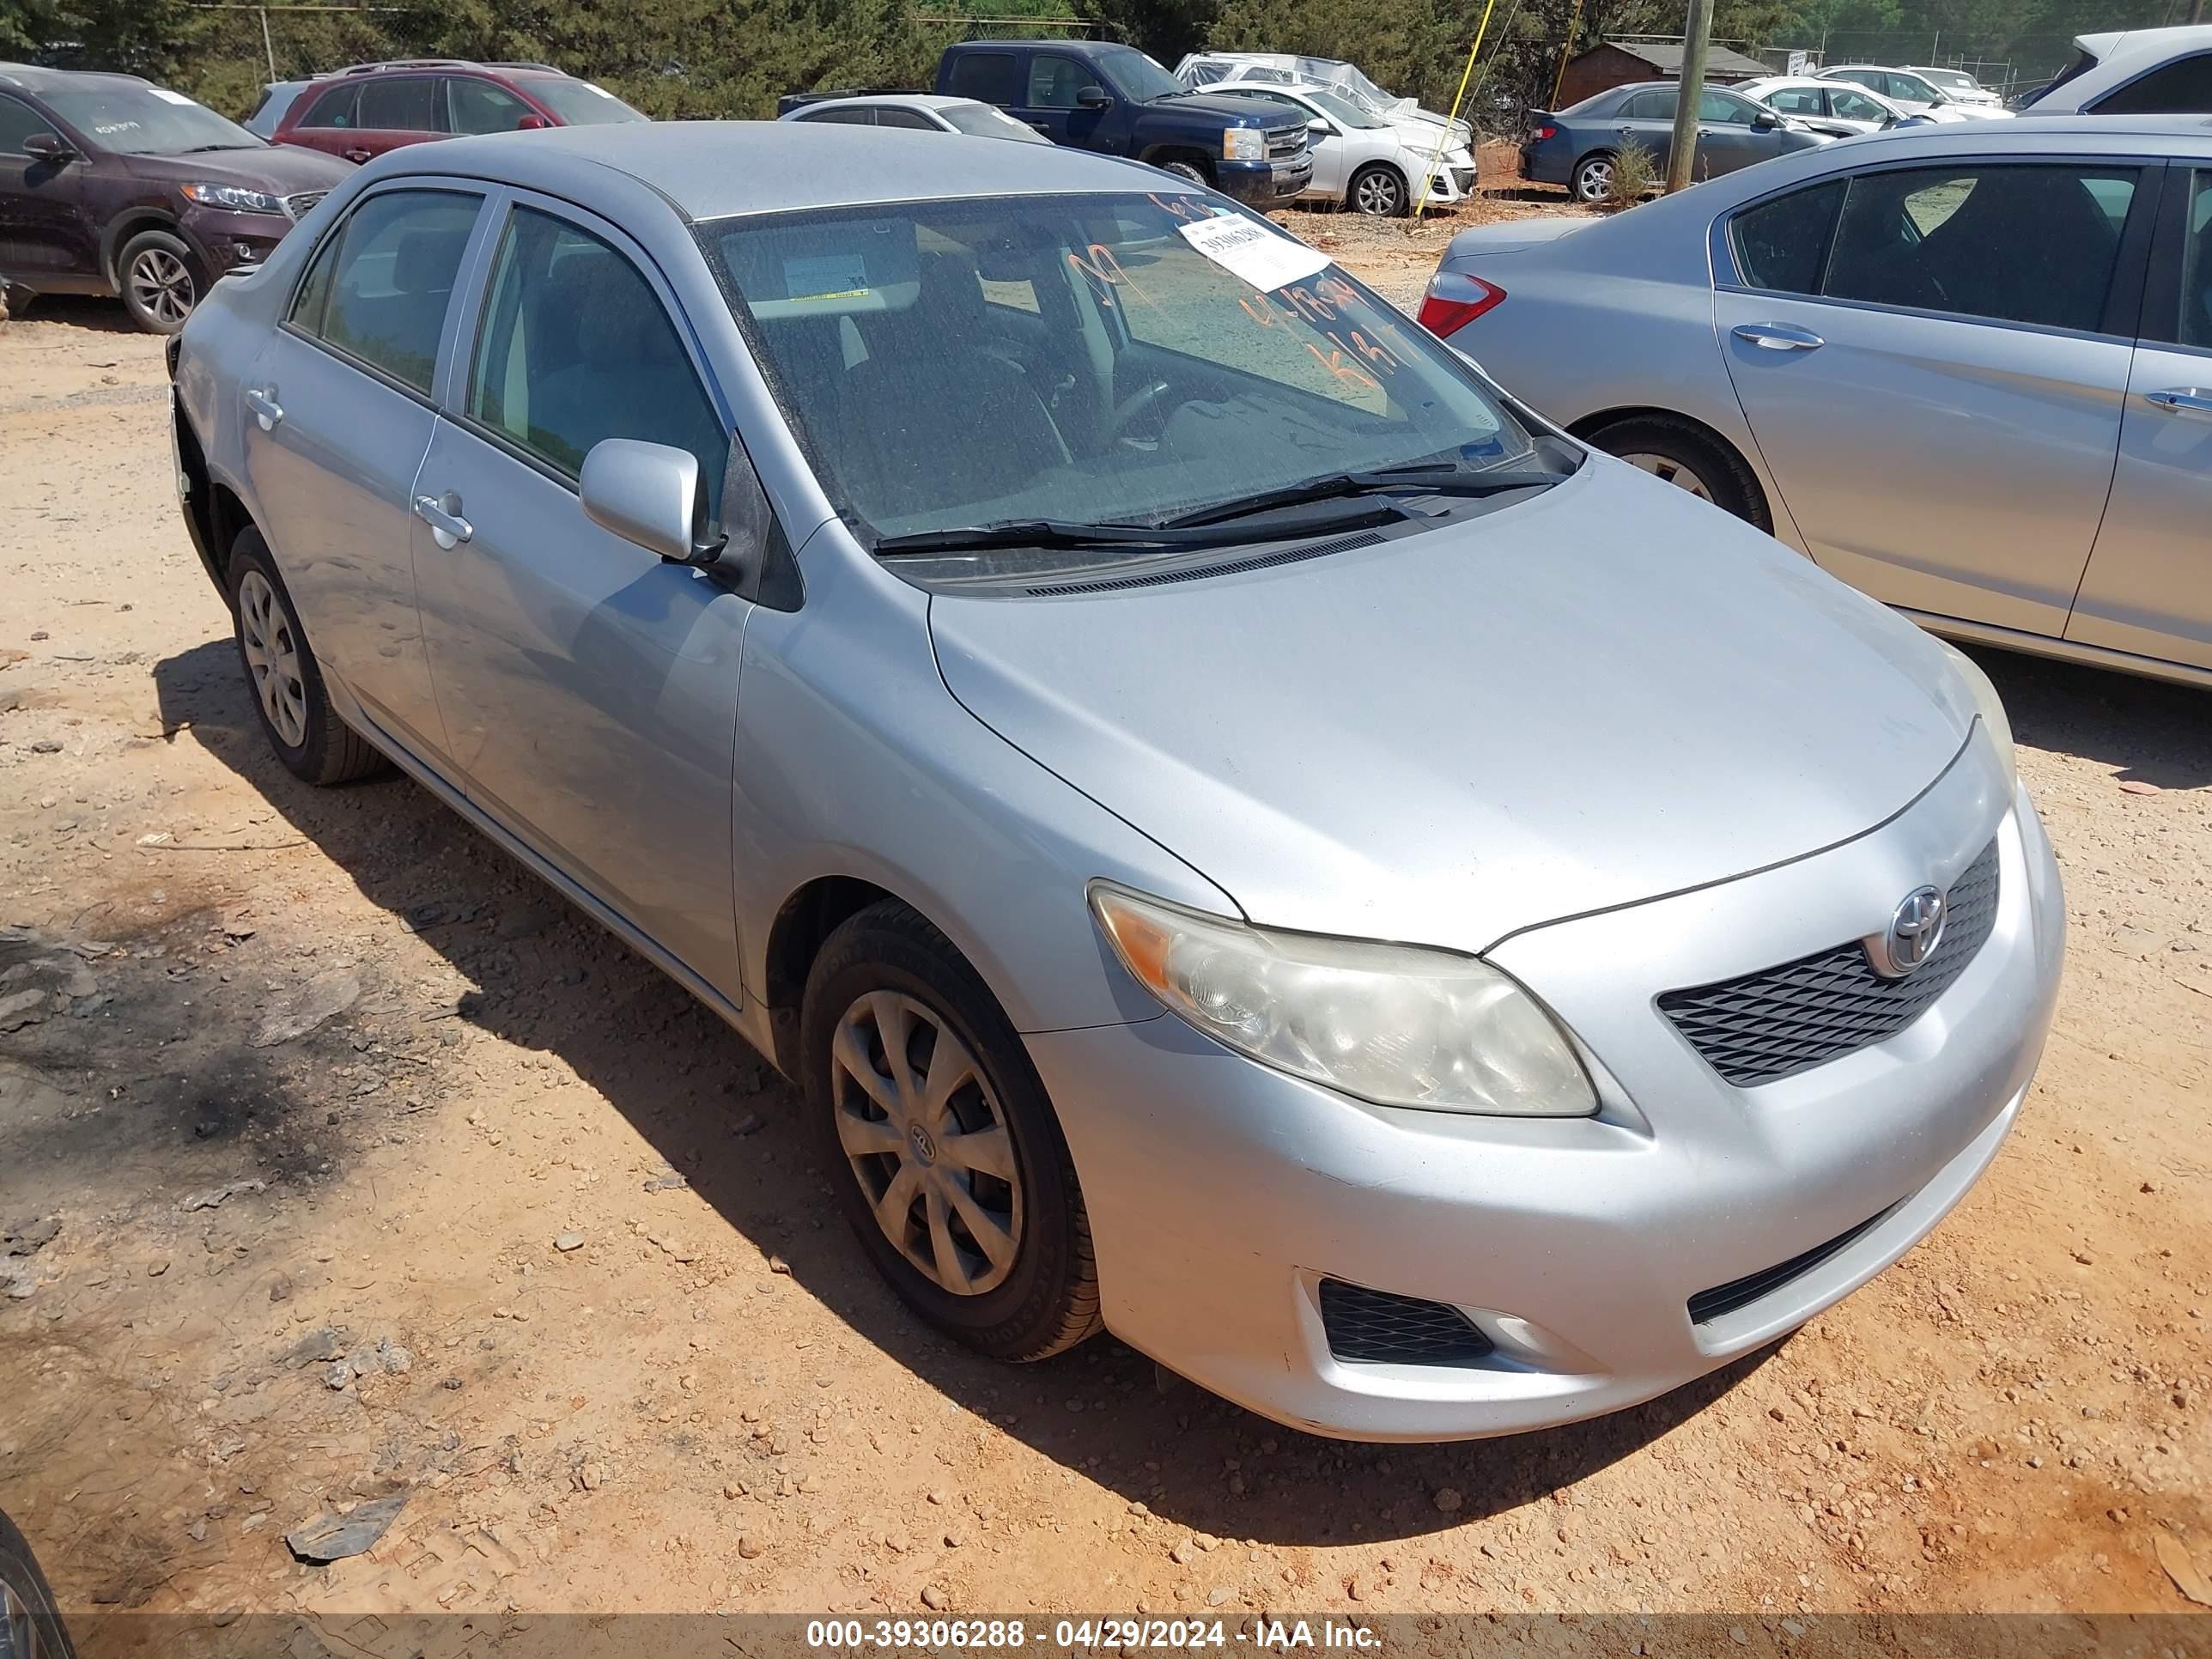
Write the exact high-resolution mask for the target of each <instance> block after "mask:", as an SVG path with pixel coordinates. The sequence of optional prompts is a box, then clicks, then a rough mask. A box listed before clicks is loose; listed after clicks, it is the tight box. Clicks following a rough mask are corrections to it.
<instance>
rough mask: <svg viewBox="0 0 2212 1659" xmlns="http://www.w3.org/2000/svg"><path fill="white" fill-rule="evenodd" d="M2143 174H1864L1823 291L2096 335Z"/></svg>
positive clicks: (2035, 170) (1929, 170) (2104, 170)
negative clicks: (2129, 210) (2116, 210)
mask: <svg viewBox="0 0 2212 1659" xmlns="http://www.w3.org/2000/svg"><path fill="white" fill-rule="evenodd" d="M2136 176H2137V174H2136V169H2135V168H2133V167H2098V168H2084V167H1979V168H1959V167H1913V168H1910V169H1907V170H1905V171H1902V172H1898V173H1862V174H1861V175H1860V176H1859V177H1857V178H1856V179H1852V180H1851V187H1850V197H1848V198H1847V199H1846V200H1845V202H1844V215H1843V219H1842V222H1840V224H1839V225H1838V227H1837V231H1836V246H1835V251H1834V252H1832V253H1831V254H1830V255H1829V258H1828V272H1827V278H1826V283H1825V284H1824V285H1823V291H1824V292H1825V293H1826V294H1828V295H1832V296H1834V297H1836V298H1838V299H1845V300H1871V301H1877V302H1879V303H1881V304H1885V305H1898V306H1911V307H1916V308H1918V309H1921V310H1927V311H1948V312H1955V313H1960V314H1963V315H1965V316H1969V317H1984V318H1988V319H1991V320H1993V321H1999V322H2011V323H2033V324H2036V325H2039V326H2042V327H2045V328H2071V329H2081V330H2083V331H2089V332H2094V331H2096V330H2098V329H2099V328H2101V327H2102V326H2103V325H2104V319H2105V300H2106V295H2107V293H2108V292H2109V291H2110V289H2111V287H2112V269H2113V266H2114V265H2115V264H2117V263H2118V258H2119V252H2120V226H2121V224H2123V223H2124V222H2125V212H2124V210H2125V209H2126V207H2127V206H2128V205H2129V204H2130V203H2131V202H2132V200H2133V198H2134V196H2135V186H2136ZM2115 205H2118V207H2119V208H2120V209H2121V210H2122V213H2121V216H2120V217H2119V218H2118V219H2117V220H2116V219H2115V218H2114V216H2113V209H2114V207H2115Z"/></svg>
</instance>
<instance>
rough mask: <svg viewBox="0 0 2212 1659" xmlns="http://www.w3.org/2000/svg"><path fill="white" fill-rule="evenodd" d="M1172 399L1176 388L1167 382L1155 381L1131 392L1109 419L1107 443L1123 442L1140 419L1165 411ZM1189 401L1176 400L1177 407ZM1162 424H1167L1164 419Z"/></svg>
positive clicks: (1116, 406)
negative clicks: (1157, 411)
mask: <svg viewBox="0 0 2212 1659" xmlns="http://www.w3.org/2000/svg"><path fill="white" fill-rule="evenodd" d="M1170 398H1175V388H1174V387H1173V386H1170V385H1169V384H1168V383H1167V382H1166V381H1165V380H1154V381H1153V382H1152V384H1151V385H1149V386H1140V387H1139V388H1138V389H1137V390H1136V391H1134V392H1131V393H1130V394H1129V395H1128V396H1127V397H1126V398H1123V399H1122V400H1121V402H1120V403H1119V404H1116V405H1115V409H1114V412H1113V414H1112V415H1110V416H1108V417H1107V422H1106V438H1107V441H1108V442H1109V443H1119V442H1121V440H1122V439H1123V438H1124V437H1126V436H1127V434H1128V430H1129V428H1131V427H1132V426H1134V425H1135V424H1136V423H1137V421H1138V419H1139V417H1140V416H1145V415H1148V414H1152V413H1153V412H1154V411H1156V410H1163V409H1164V406H1165V405H1166V404H1167V403H1168V400H1169V399H1170ZM1187 401H1188V399H1185V398H1175V403H1176V406H1177V407H1180V406H1181V404H1183V403H1185V402H1187ZM1161 424H1162V425H1165V424H1166V422H1165V419H1164V417H1163V419H1162V422H1161Z"/></svg>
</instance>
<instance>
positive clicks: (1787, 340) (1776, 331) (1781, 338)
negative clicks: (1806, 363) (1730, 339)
mask: <svg viewBox="0 0 2212 1659" xmlns="http://www.w3.org/2000/svg"><path fill="white" fill-rule="evenodd" d="M1729 333H1731V334H1733V335H1735V337H1736V338H1737V339H1739V340H1744V341H1747V342H1748V343H1751V344H1753V345H1755V346H1758V347H1760V348H1761V349H1765V350H1767V351H1818V350H1819V349H1820V348H1821V347H1822V346H1824V345H1826V344H1827V342H1826V340H1824V339H1822V338H1821V337H1820V336H1819V335H1817V334H1815V333H1814V332H1813V331H1812V330H1811V329H1809V328H1796V327H1793V326H1791V325H1790V324H1788V323H1738V324H1737V325H1735V327H1734V328H1732V329H1730V330H1729Z"/></svg>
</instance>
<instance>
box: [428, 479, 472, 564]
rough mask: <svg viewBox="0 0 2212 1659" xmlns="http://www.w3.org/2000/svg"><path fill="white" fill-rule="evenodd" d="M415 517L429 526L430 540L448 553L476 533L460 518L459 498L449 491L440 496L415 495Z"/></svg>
mask: <svg viewBox="0 0 2212 1659" xmlns="http://www.w3.org/2000/svg"><path fill="white" fill-rule="evenodd" d="M415 516H416V518H418V519H420V520H422V522H423V523H424V524H427V525H428V526H430V539H431V540H432V541H434V542H435V543H437V544H438V545H439V546H441V547H442V548H445V549H446V550H448V551H451V550H453V549H454V548H456V547H458V546H459V545H460V544H462V543H463V542H465V541H466V540H468V539H469V538H470V537H471V536H473V535H475V534H476V533H477V527H476V526H474V525H472V524H471V523H470V522H469V521H468V520H466V519H465V518H463V517H462V516H461V498H460V497H459V495H455V494H454V493H453V491H452V490H450V489H449V490H447V492H446V493H445V494H444V495H417V496H416V498H415Z"/></svg>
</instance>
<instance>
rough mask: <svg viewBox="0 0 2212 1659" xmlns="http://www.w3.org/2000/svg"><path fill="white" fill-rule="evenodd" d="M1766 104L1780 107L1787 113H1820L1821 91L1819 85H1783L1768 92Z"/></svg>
mask: <svg viewBox="0 0 2212 1659" xmlns="http://www.w3.org/2000/svg"><path fill="white" fill-rule="evenodd" d="M1766 106H1767V107H1768V108H1769V109H1778V110H1780V111H1781V112H1783V113H1784V114H1785V115H1819V114H1820V113H1822V111H1821V108H1820V88H1817V87H1782V88H1778V89H1777V90H1775V91H1773V92H1770V93H1768V94H1766Z"/></svg>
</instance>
